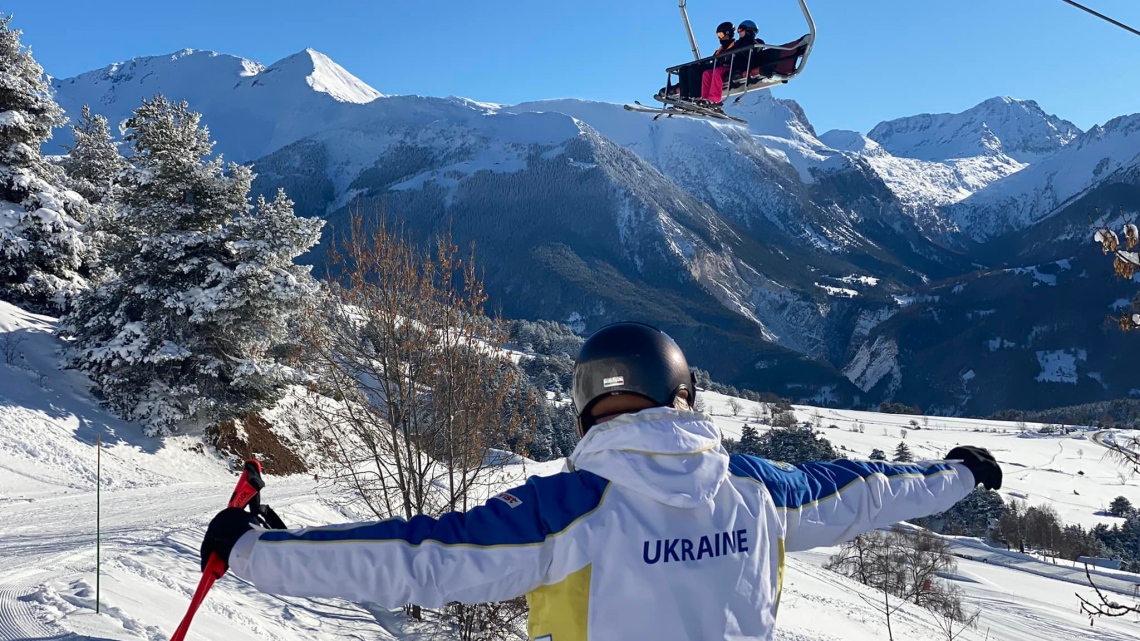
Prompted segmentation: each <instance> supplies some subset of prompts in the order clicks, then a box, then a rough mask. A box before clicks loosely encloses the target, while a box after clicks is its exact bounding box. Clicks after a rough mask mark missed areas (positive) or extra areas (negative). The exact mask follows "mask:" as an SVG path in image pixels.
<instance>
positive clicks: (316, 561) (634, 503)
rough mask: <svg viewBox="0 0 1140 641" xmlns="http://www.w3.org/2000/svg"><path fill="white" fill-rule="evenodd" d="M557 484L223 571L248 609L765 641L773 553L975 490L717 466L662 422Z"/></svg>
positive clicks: (305, 540)
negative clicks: (300, 604)
mask: <svg viewBox="0 0 1140 641" xmlns="http://www.w3.org/2000/svg"><path fill="white" fill-rule="evenodd" d="M568 468H569V470H570V471H567V472H563V473H561V474H557V475H555V476H549V477H532V478H531V479H529V480H528V481H527V482H526V484H525V485H523V486H521V487H518V488H515V489H512V490H510V491H508V492H503V493H502V494H500V495H499V496H497V497H495V498H493V499H491V500H489V501H488V502H487V503H486V505H483V506H480V507H476V508H474V509H472V510H470V511H468V512H466V513H452V514H445V515H444V516H442V517H440V518H438V519H434V518H430V517H426V516H419V517H415V518H413V519H411V520H410V521H404V520H402V519H394V520H389V521H382V522H379V523H363V524H354V525H342V526H334V527H320V528H306V529H302V530H276V531H274V530H269V531H267V530H255V531H253V532H249V533H247V534H246V535H245V536H244V537H242V538H241V540H239V541H238V544H237V545H236V546H235V548H234V550H233V553H232V554H231V556H230V568H231V569H232V570H233V571H234V573H236V574H237V575H238V576H240V577H242V578H244V579H246V580H248V581H250V582H252V583H253V584H254V585H255V586H257V588H258V589H259V590H261V591H263V592H270V593H274V594H282V595H291V596H306V597H343V598H346V599H352V600H355V601H371V602H375V603H378V604H381V605H383V606H387V607H398V606H400V605H403V604H406V603H416V604H420V605H423V606H427V607H440V606H442V605H444V604H446V603H448V602H451V601H462V602H467V603H476V602H485V601H498V600H505V599H509V598H513V597H516V596H519V595H522V594H525V595H527V598H528V601H529V603H530V608H531V612H530V621H529V625H528V629H529V634H530V638H531V639H534V640H536V641H587V640H589V641H629V640H630V639H646V640H649V639H653V640H654V641H670V640H674V639H675V640H678V641H680V640H686V641H714V640H717V641H719V640H721V639H726V640H729V639H731V640H734V641H737V640H739V641H743V640H746V639H747V640H764V641H767V640H770V639H772V638H773V635H774V628H775V625H776V606H777V604H778V602H779V597H780V586H781V582H782V580H783V568H784V553H785V552H787V551H792V550H803V549H808V548H813V547H819V546H828V545H835V544H838V543H840V542H842V541H846V540H848V539H852V538H854V537H855V536H856V535H858V534H860V533H863V532H867V531H869V530H872V529H875V528H879V527H884V526H888V525H890V524H893V523H896V522H898V521H902V520H904V519H909V518H914V517H918V516H925V515H928V514H934V513H937V512H942V511H944V510H946V509H948V508H949V507H950V506H952V505H954V504H955V503H956V502H958V501H959V500H961V499H962V498H963V497H965V496H966V495H967V494H968V493H969V492H970V491H971V490H973V488H974V479H973V476H972V475H971V473H970V472H969V470H967V469H966V468H965V467H963V466H961V465H959V464H947V463H914V464H892V463H884V462H864V461H848V460H840V461H835V462H833V463H807V464H803V465H798V466H792V465H788V464H785V463H773V462H770V461H766V460H763V459H758V458H755V457H750V456H741V455H734V456H729V455H728V454H727V453H726V452H725V450H724V448H723V447H722V446H721V434H720V430H719V429H718V428H717V427H716V426H715V425H714V424H713V423H712V422H711V421H709V420H707V419H706V418H704V417H703V416H702V415H700V414H693V413H690V412H681V411H677V410H673V409H666V408H656V409H650V410H645V411H643V412H640V413H638V414H633V415H626V416H621V417H618V418H616V419H614V420H612V421H609V422H606V423H603V424H601V425H598V426H596V427H594V428H593V429H591V430H590V432H589V433H588V434H587V435H586V437H585V438H584V439H582V442H581V443H580V444H579V445H578V447H577V449H575V451H574V453H573V454H572V455H571V456H570V458H569V459H568Z"/></svg>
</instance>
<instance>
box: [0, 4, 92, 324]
mask: <svg viewBox="0 0 1140 641" xmlns="http://www.w3.org/2000/svg"><path fill="white" fill-rule="evenodd" d="M11 20H12V17H11V16H0V297H3V298H5V299H8V300H11V301H13V302H15V303H17V304H20V305H23V306H25V307H29V308H32V309H35V310H39V311H54V310H59V309H62V308H63V307H64V306H65V305H66V299H67V298H68V296H70V295H71V294H74V293H76V292H78V291H80V290H81V289H82V288H83V287H84V286H85V282H84V279H83V277H82V275H81V274H80V268H81V265H82V263H83V261H84V258H85V256H86V253H87V249H86V247H85V245H84V241H83V235H82V230H83V228H82V225H80V224H79V222H77V220H76V218H75V217H76V216H77V215H79V213H80V212H81V211H82V209H83V207H84V203H83V199H82V198H80V197H79V195H78V194H76V193H74V192H71V191H67V190H63V189H60V187H59V185H60V184H61V183H62V180H63V174H62V172H61V171H60V170H59V168H58V167H55V166H53V165H51V164H50V163H48V162H47V160H45V159H44V157H43V154H42V153H41V152H40V145H41V144H42V143H43V142H44V141H46V140H48V139H50V138H51V130H52V128H53V127H61V126H63V125H64V124H65V123H66V122H67V121H66V119H65V118H64V117H63V110H61V109H60V108H59V105H57V104H56V103H55V100H53V99H52V97H51V93H50V91H49V90H50V86H49V85H48V83H47V81H46V79H45V78H44V70H43V67H40V65H39V64H38V63H37V62H36V61H35V59H34V58H33V57H32V52H31V51H30V50H29V49H27V48H26V47H24V46H23V45H22V44H21V43H20V35H21V32H20V31H19V30H17V29H12V28H11V26H10V22H11Z"/></svg>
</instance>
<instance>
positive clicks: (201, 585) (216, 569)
mask: <svg viewBox="0 0 1140 641" xmlns="http://www.w3.org/2000/svg"><path fill="white" fill-rule="evenodd" d="M264 487H265V481H264V480H262V478H261V463H258V462H257V461H256V460H254V459H250V460H248V461H246V462H245V467H244V469H243V470H242V473H241V476H240V477H239V478H238V482H237V486H236V487H235V488H234V493H233V494H231V495H230V502H229V505H228V506H227V507H231V508H238V509H245V508H246V506H249V505H252V506H253V507H254V508H255V509H256V508H258V506H259V504H260V498H259V496H258V494H259V493H260V492H261V489H262V488H264ZM225 573H226V563H225V561H223V560H221V559H220V558H218V555H217V554H210V560H209V561H207V562H206V569H204V570H202V578H201V579H199V580H198V588H197V589H195V590H194V597H193V598H192V599H190V607H189V608H187V610H186V615H185V616H184V617H182V623H180V624H179V625H178V629H177V630H175V632H174V636H172V637H170V641H184V640H185V639H186V634H187V633H188V632H189V631H190V622H191V621H193V620H194V615H195V614H197V612H198V608H199V607H200V606H201V605H202V602H203V601H205V600H206V593H208V592H209V591H210V588H212V587H214V583H215V582H217V580H218V579H220V578H222V576H223V575H224V574H225Z"/></svg>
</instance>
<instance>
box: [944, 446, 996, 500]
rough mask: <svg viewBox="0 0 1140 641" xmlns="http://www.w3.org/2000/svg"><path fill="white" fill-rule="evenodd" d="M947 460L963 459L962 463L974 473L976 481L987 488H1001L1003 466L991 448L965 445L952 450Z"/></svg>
mask: <svg viewBox="0 0 1140 641" xmlns="http://www.w3.org/2000/svg"><path fill="white" fill-rule="evenodd" d="M946 460H947V461H962V465H965V466H966V469H968V470H970V473H971V474H973V475H974V482H975V483H981V484H982V485H984V486H985V488H986V489H987V490H1000V489H1001V467H999V466H998V463H997V460H996V459H994V455H993V454H990V451H989V450H987V449H983V448H980V447H972V446H969V445H964V446H961V447H956V448H954V449H952V450H950V453H949V454H947V455H946Z"/></svg>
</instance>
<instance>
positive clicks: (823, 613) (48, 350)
mask: <svg viewBox="0 0 1140 641" xmlns="http://www.w3.org/2000/svg"><path fill="white" fill-rule="evenodd" d="M52 331H53V324H52V320H51V319H48V318H44V317H39V316H34V315H31V314H27V313H25V312H22V311H20V310H18V309H16V308H14V307H12V306H9V305H6V304H4V303H0V341H7V340H20V339H22V342H21V343H20V345H19V349H18V351H19V352H20V353H22V355H23V356H17V357H16V358H15V359H14V362H13V363H11V364H7V363H4V362H3V360H2V359H0V641H14V640H17V639H21V640H22V639H52V640H58V641H63V640H67V641H109V640H135V639H144V640H147V641H165V640H166V639H168V637H169V635H170V634H171V633H172V632H173V631H174V629H175V627H176V626H177V624H178V621H179V619H180V618H181V615H182V613H183V611H184V609H185V606H186V604H187V603H188V601H189V598H190V595H191V594H192V593H193V590H194V586H195V584H196V582H197V578H198V565H197V564H198V553H197V546H198V544H199V541H200V538H201V536H202V533H203V529H204V526H205V524H206V522H207V521H208V519H209V518H210V517H211V516H212V515H213V514H214V513H215V512H216V511H217V510H218V509H219V508H220V507H221V505H222V504H223V503H224V501H225V500H226V498H228V496H229V493H230V491H231V489H232V484H233V482H234V480H235V476H234V474H233V473H232V472H231V471H230V470H229V469H228V467H227V466H226V465H225V464H224V463H223V462H222V461H220V460H219V459H218V458H216V457H214V456H213V455H211V454H209V453H206V452H204V451H203V450H202V448H201V441H200V439H199V438H197V437H194V436H182V437H176V438H171V439H167V440H165V441H157V440H153V439H149V438H146V437H144V436H143V435H142V433H141V431H140V430H139V428H138V427H137V426H135V425H132V424H127V423H123V422H122V421H119V420H117V419H115V418H114V417H112V416H110V415H108V414H107V413H105V412H104V411H102V410H101V409H99V408H98V406H97V405H96V404H95V402H94V401H93V400H92V399H91V398H90V397H89V395H88V394H87V393H86V391H85V384H84V381H83V379H82V378H81V377H80V376H78V375H76V374H74V373H71V372H61V371H59V369H58V355H57V352H58V349H59V346H60V345H59V343H58V341H57V340H56V339H55V337H54V336H53V334H52ZM705 399H706V402H707V403H708V405H709V410H710V411H711V412H712V413H713V414H714V415H715V418H716V421H717V422H718V423H719V424H720V426H721V428H722V429H723V430H724V431H725V433H726V434H728V435H730V436H739V432H740V428H741V426H742V424H743V420H742V419H743V418H744V417H750V416H751V407H752V406H751V404H750V403H748V402H747V401H741V404H742V405H743V407H744V409H743V410H742V411H741V412H740V417H738V418H734V417H732V416H731V412H730V411H729V408H728V399H727V398H726V397H723V396H720V395H716V394H711V393H709V394H705ZM796 410H797V415H798V417H799V418H800V419H801V420H807V421H812V420H814V416H815V414H816V413H818V414H819V415H820V417H821V421H822V424H823V425H824V426H827V425H831V424H835V425H837V426H838V429H826V427H825V428H824V431H825V433H826V435H827V437H828V438H829V439H830V440H831V441H832V442H833V443H834V444H835V445H836V446H837V447H838V446H843V447H846V448H847V450H848V455H849V456H852V457H864V456H866V455H868V454H870V452H871V449H872V448H880V449H883V450H884V451H886V452H888V453H890V452H893V450H894V448H895V446H896V445H897V444H898V442H899V440H900V429H902V428H907V429H908V430H909V425H908V422H909V421H910V420H911V417H906V416H892V415H881V414H876V413H865V412H851V411H843V410H829V409H815V408H810V407H797V408H796ZM917 420H919V421H920V422H921V421H922V419H921V417H920V418H918V419H917ZM856 422H858V423H859V424H861V425H862V426H863V428H864V430H863V433H859V432H858V431H855V432H852V431H850V430H851V429H852V427H854V426H855V425H856ZM974 430H982V431H980V432H979V431H974ZM97 434H102V437H103V440H104V443H105V449H104V452H103V460H102V464H103V485H102V503H103V548H102V558H103V571H102V578H101V581H102V608H101V613H100V614H96V613H95V611H94V589H95V581H96V579H95V520H94V516H95V478H96V477H95V448H94V443H95V438H96V435H97ZM1092 436H1093V435H1092V433H1089V434H1088V437H1087V438H1085V439H1074V438H1040V439H1030V438H1021V437H1020V436H1019V435H1018V434H1017V429H1016V428H1015V426H1014V425H1013V424H1009V423H998V422H989V421H972V420H964V419H942V418H932V419H930V423H929V426H924V429H922V430H918V431H910V432H909V434H908V435H907V437H906V442H907V444H908V445H909V446H910V448H911V449H912V450H913V451H914V454H915V455H916V457H920V458H921V457H929V458H937V457H939V456H941V455H942V454H943V453H944V452H945V451H946V450H947V449H949V448H950V447H953V445H955V444H957V443H969V444H975V445H981V446H985V447H988V448H990V449H991V450H992V451H994V453H995V454H996V456H997V457H998V459H999V461H1001V462H1002V464H1003V466H1004V467H1005V468H1006V470H1007V476H1006V487H1005V489H1003V491H1002V493H1003V495H1004V496H1005V497H1006V498H1007V499H1009V498H1013V497H1022V496H1023V497H1026V498H1027V500H1028V501H1029V502H1030V503H1031V504H1032V503H1044V502H1050V503H1052V504H1054V506H1055V507H1056V508H1057V510H1058V511H1059V512H1060V514H1061V516H1062V517H1063V518H1064V519H1065V520H1066V521H1073V522H1080V523H1084V524H1086V525H1092V524H1095V523H1098V522H1111V521H1112V520H1113V519H1111V518H1109V517H1105V516H1101V515H1098V511H1100V510H1102V509H1103V508H1104V506H1105V505H1106V504H1107V503H1108V501H1109V500H1111V499H1112V498H1113V497H1115V496H1117V495H1120V494H1125V495H1130V496H1133V497H1134V501H1137V500H1140V496H1138V494H1140V493H1138V492H1137V485H1136V481H1135V480H1130V481H1128V482H1127V484H1126V485H1121V483H1120V480H1119V479H1118V478H1117V474H1116V467H1115V465H1114V464H1113V463H1112V462H1110V461H1107V460H1105V459H1104V457H1103V454H1104V451H1105V450H1104V448H1103V447H1102V446H1100V445H1098V444H1097V443H1096V442H1095V441H1094V440H1093V438H1092ZM560 465H561V464H560V463H547V464H534V463H530V462H528V463H526V464H522V465H519V466H517V467H516V468H514V469H512V470H509V471H508V474H510V475H514V476H516V477H522V476H523V475H526V474H535V473H539V474H549V473H553V472H555V471H557V470H558V469H560ZM1078 471H1083V472H1084V475H1083V476H1081V475H1079V474H1078ZM268 484H269V485H268V487H267V489H266V491H265V500H266V501H267V502H269V503H271V504H272V505H274V507H275V508H277V509H278V511H279V512H281V514H282V516H283V517H284V518H285V520H286V521H287V522H288V523H290V524H296V525H302V524H317V523H331V522H340V521H343V520H344V519H345V516H343V515H342V514H341V513H340V512H339V511H338V510H336V509H334V507H333V506H332V504H331V503H330V502H328V501H326V500H323V499H322V498H321V493H320V491H318V488H317V484H316V482H315V481H314V480H313V479H312V478H311V477H306V476H294V477H288V478H277V477H271V478H269V479H268ZM326 498H327V497H326ZM954 546H955V552H956V553H957V554H959V555H961V556H962V557H970V558H973V559H977V560H968V559H967V558H961V559H960V560H959V567H958V570H957V571H956V572H955V573H954V574H953V575H952V576H948V577H947V578H948V579H949V580H952V581H954V582H955V583H956V584H957V585H959V586H960V587H961V588H962V589H963V590H964V591H965V594H966V600H967V604H968V605H969V606H970V607H971V608H980V609H982V611H983V612H982V617H981V622H980V625H979V627H978V629H977V630H972V631H969V632H967V633H966V635H965V636H964V637H962V638H964V639H973V640H976V641H983V640H984V639H986V638H988V639H994V640H1007V641H1021V640H1026V641H1028V640H1031V639H1032V640H1034V641H1042V640H1052V639H1058V640H1060V639H1065V640H1069V639H1089V640H1091V641H1116V640H1122V639H1140V622H1138V621H1133V620H1115V621H1108V620H1098V621H1096V622H1095V625H1094V626H1090V622H1089V620H1088V618H1087V617H1084V616H1081V615H1080V614H1079V613H1078V606H1077V601H1076V597H1075V596H1074V592H1076V591H1085V590H1083V588H1082V587H1081V585H1079V584H1078V583H1079V579H1080V576H1079V575H1080V574H1081V571H1080V570H1077V569H1075V568H1072V567H1066V566H1064V565H1060V566H1057V565H1053V564H1052V563H1045V562H1043V561H1040V560H1038V559H1035V558H1033V557H1030V556H1027V555H1017V554H1007V553H1006V552H1005V551H1004V550H994V549H992V548H989V547H988V546H986V545H984V544H982V543H980V542H978V541H975V540H970V539H961V540H955V541H954ZM833 552H834V550H827V549H824V550H815V551H811V552H807V553H796V554H794V555H792V558H791V559H790V560H789V568H788V573H787V576H786V579H785V591H784V597H783V600H782V604H781V609H780V617H779V625H780V630H779V632H778V634H777V638H778V639H781V640H784V641H832V640H835V641H838V640H840V639H844V640H851V641H878V640H879V639H885V638H886V630H885V627H884V625H883V622H882V617H881V615H878V614H876V613H875V611H874V608H873V607H871V606H870V605H868V604H867V603H866V602H865V601H864V600H863V599H862V598H860V597H861V596H864V597H867V598H870V599H872V600H876V599H877V597H876V595H875V593H873V591H871V590H869V589H867V588H865V587H863V586H860V585H858V584H855V583H853V582H852V581H850V580H848V579H845V578H843V577H840V576H838V575H835V574H833V573H831V572H828V571H825V570H823V569H821V568H820V565H821V564H822V563H823V562H824V561H826V559H827V556H828V555H829V554H830V553H833ZM1101 579H1102V580H1103V581H1104V582H1105V584H1106V585H1107V586H1108V587H1110V588H1112V589H1114V590H1117V591H1120V592H1123V593H1125V594H1128V593H1130V590H1131V586H1133V585H1134V584H1137V583H1140V576H1137V575H1130V574H1127V573H1123V572H1115V573H1107V572H1106V573H1102V575H1101ZM419 625H420V626H421V627H420V628H417V627H416V626H415V625H411V624H409V623H407V622H406V620H405V619H404V617H403V615H402V614H401V613H398V612H397V613H392V612H387V611H383V610H379V609H376V608H369V607H366V606H362V605H357V604H352V603H347V602H343V601H336V600H306V599H293V598H280V597H274V596H269V595H264V594H260V593H258V592H256V591H254V590H253V589H252V588H251V587H250V586H249V585H248V584H246V583H244V582H242V581H240V580H238V579H235V578H234V577H232V576H230V577H226V578H225V579H223V580H222V581H221V582H220V583H219V584H218V585H217V586H216V587H215V589H214V591H212V592H211V593H210V597H209V598H208V599H207V601H206V604H205V605H204V606H203V609H202V611H201V612H200V613H199V616H198V618H197V619H196V621H195V625H194V628H193V630H192V631H191V635H190V638H191V639H196V640H204V639H216V640H221V639H225V640H227V641H231V640H232V641H246V640H254V639H273V640H281V641H301V640H305V641H310V640H312V641H324V640H326V639H327V640H329V641H332V640H334V639H337V640H341V639H379V640H384V639H427V638H440V637H438V636H435V635H434V634H432V631H433V629H434V628H432V627H431V626H430V625H425V624H419ZM893 626H894V633H895V638H896V639H899V640H900V641H901V640H903V639H906V640H908V641H909V640H915V641H926V640H930V641H936V640H937V639H938V638H939V633H938V631H937V628H936V627H935V624H934V618H933V616H932V615H930V614H929V613H927V612H926V611H924V610H920V609H916V608H914V607H913V606H904V607H903V609H902V610H900V612H899V613H897V614H896V615H895V617H894V620H893Z"/></svg>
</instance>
